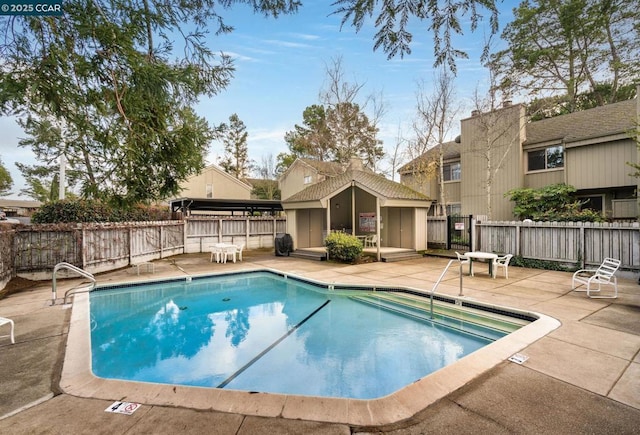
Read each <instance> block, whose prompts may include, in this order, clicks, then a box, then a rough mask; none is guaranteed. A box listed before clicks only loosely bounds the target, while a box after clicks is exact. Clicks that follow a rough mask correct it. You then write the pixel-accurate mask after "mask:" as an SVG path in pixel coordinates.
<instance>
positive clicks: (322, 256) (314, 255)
mask: <svg viewBox="0 0 640 435" xmlns="http://www.w3.org/2000/svg"><path fill="white" fill-rule="evenodd" d="M290 256H291V257H296V258H306V259H307V260H316V261H325V260H326V259H327V254H326V252H317V251H305V250H304V249H296V250H295V251H293V252H292V253H291V254H290Z"/></svg>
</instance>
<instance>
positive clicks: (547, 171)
mask: <svg viewBox="0 0 640 435" xmlns="http://www.w3.org/2000/svg"><path fill="white" fill-rule="evenodd" d="M639 117H640V106H639V103H638V98H634V99H632V100H627V101H622V102H619V103H614V104H609V105H606V106H601V107H596V108H594V109H590V110H584V111H581V112H575V113H571V114H567V115H562V116H557V117H554V118H549V119H544V120H540V121H534V122H530V121H529V120H528V118H527V117H526V114H525V109H524V107H523V106H522V105H521V104H516V105H511V104H508V103H507V104H505V105H504V107H502V108H500V109H498V110H495V111H492V112H490V113H477V112H474V113H473V114H472V116H471V117H469V118H466V119H463V120H461V135H460V136H459V137H458V138H457V139H456V141H453V142H448V143H444V144H442V145H440V146H437V147H435V148H433V149H431V150H429V151H428V152H427V153H425V154H424V155H422V156H420V157H419V158H417V159H415V160H413V161H411V162H409V163H407V164H406V165H404V166H403V167H402V168H400V170H399V173H400V176H401V182H402V183H404V184H407V185H409V186H411V187H412V188H414V189H415V190H418V191H420V192H422V193H424V194H426V195H428V196H429V197H431V198H433V199H434V200H437V201H440V200H441V192H440V183H439V172H440V171H438V170H434V169H433V167H434V166H438V163H439V154H440V147H442V152H443V179H444V183H443V185H444V203H445V205H446V208H447V211H448V213H449V214H462V215H469V214H472V215H485V216H490V217H491V219H492V220H512V219H513V218H514V216H513V206H514V204H513V203H512V202H511V201H510V200H509V198H508V197H506V196H505V193H506V192H508V191H509V190H511V189H516V188H522V187H529V188H540V187H544V186H547V185H551V184H556V183H565V184H568V185H571V186H573V187H575V188H576V189H577V196H578V197H579V198H581V199H582V200H584V201H585V202H586V203H585V205H584V206H585V207H589V208H591V209H594V210H597V211H599V212H601V213H602V214H603V215H604V216H606V217H607V218H611V219H636V218H637V217H638V196H637V193H638V190H639V189H638V188H639V187H640V179H639V178H636V177H634V176H633V175H631V174H632V173H633V172H635V170H634V168H632V167H631V166H629V164H628V163H629V162H631V163H638V162H639V156H638V146H637V138H638V119H639ZM434 207H435V206H434ZM434 209H435V208H434ZM432 212H433V209H432Z"/></svg>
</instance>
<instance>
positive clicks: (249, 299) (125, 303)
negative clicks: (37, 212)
mask: <svg viewBox="0 0 640 435" xmlns="http://www.w3.org/2000/svg"><path fill="white" fill-rule="evenodd" d="M357 294H361V295H364V296H365V297H366V296H367V294H366V292H356V291H343V292H338V291H331V290H326V289H322V288H320V287H318V286H316V285H313V284H309V283H305V282H302V281H300V280H297V279H291V278H289V279H286V278H285V277H283V276H280V275H278V274H275V273H270V272H253V273H243V274H235V275H226V276H216V277H208V278H203V279H193V280H192V281H190V282H187V281H184V280H181V281H168V282H163V283H148V284H144V285H139V284H138V285H134V286H131V287H127V288H117V289H110V290H101V291H94V292H92V293H91V298H90V305H91V328H92V330H91V352H92V370H93V373H94V374H95V375H96V376H99V377H103V378H111V379H121V380H132V381H144V382H155V383H164V384H178V385H190V386H200V387H213V388H229V389H235V390H247V391H260V392H270V393H283V394H298V395H313V396H325V397H346V398H357V399H372V398H378V397H382V396H386V395H388V394H391V393H393V392H394V391H397V390H399V389H401V388H402V387H404V386H406V385H408V384H410V383H412V382H414V381H415V380H417V379H419V378H422V377H424V376H425V375H427V374H429V373H431V372H433V371H435V370H438V369H440V368H441V367H444V366H446V365H448V364H451V363H453V362H455V361H457V360H458V359H460V358H462V357H463V356H465V355H467V354H469V353H471V352H473V351H475V350H477V349H479V348H481V347H483V346H485V345H486V344H488V343H490V342H491V341H493V339H495V338H498V337H499V336H501V335H505V334H500V333H498V334H497V336H495V333H494V336H493V337H491V338H487V337H486V335H487V334H479V333H477V332H476V333H467V332H463V331H459V330H455V329H452V328H449V327H445V326H442V325H441V324H438V323H433V322H432V321H430V320H429V318H428V315H427V314H428V313H425V316H423V317H424V318H420V316H415V315H408V314H405V313H403V312H401V311H396V310H390V309H389V308H388V306H381V305H377V304H375V303H370V302H369V303H363V302H360V301H358V300H357V299H356V298H353V297H351V296H354V295H357ZM371 300H373V299H371ZM483 335H484V336H483Z"/></svg>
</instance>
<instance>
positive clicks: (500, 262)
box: [493, 254, 513, 279]
mask: <svg viewBox="0 0 640 435" xmlns="http://www.w3.org/2000/svg"><path fill="white" fill-rule="evenodd" d="M512 257H513V255H512V254H507V255H505V256H502V257H498V258H496V259H495V261H494V262H493V277H494V278H495V277H496V276H497V275H498V268H500V267H503V268H504V277H505V279H509V261H511V258H512Z"/></svg>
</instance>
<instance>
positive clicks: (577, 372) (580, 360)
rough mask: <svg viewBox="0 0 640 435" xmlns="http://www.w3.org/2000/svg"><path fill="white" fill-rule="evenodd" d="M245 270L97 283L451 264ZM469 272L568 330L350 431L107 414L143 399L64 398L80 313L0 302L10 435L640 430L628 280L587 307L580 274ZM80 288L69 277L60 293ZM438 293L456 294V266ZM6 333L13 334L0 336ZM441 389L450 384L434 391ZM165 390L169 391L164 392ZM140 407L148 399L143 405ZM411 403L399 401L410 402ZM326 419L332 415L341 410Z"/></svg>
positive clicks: (203, 268)
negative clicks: (8, 322) (431, 399)
mask: <svg viewBox="0 0 640 435" xmlns="http://www.w3.org/2000/svg"><path fill="white" fill-rule="evenodd" d="M243 257H244V258H243V260H244V261H242V262H237V263H226V264H218V263H211V262H210V255H209V254H189V255H180V256H175V257H170V258H167V259H163V260H158V261H154V273H147V272H145V271H142V272H141V273H140V275H137V273H136V270H135V268H127V269H121V270H119V271H115V272H108V273H104V274H100V275H97V276H96V278H97V280H98V284H106V283H117V282H124V281H127V282H132V281H139V280H147V279H158V278H163V277H175V276H185V275H198V274H205V273H214V272H215V273H220V272H227V271H236V270H253V269H258V268H271V269H276V270H280V271H283V272H287V273H290V274H295V275H299V276H303V277H307V278H310V279H315V280H319V281H325V282H330V283H331V282H335V283H358V284H382V285H396V286H408V287H412V288H415V289H421V290H424V291H426V292H428V291H431V289H432V287H433V285H434V283H435V282H436V280H437V279H438V277H439V276H440V274H441V273H442V271H443V270H444V268H445V266H446V264H447V262H448V260H447V259H443V258H435V257H424V258H421V259H416V260H410V261H402V262H395V263H383V262H374V263H365V264H359V265H342V264H335V263H332V262H319V261H310V260H304V259H296V258H291V257H276V256H275V255H274V254H273V252H272V251H255V250H245V252H244V255H243ZM478 271H479V272H480V273H476V275H475V276H474V277H470V276H466V275H465V276H464V278H463V283H464V287H463V291H464V297H465V298H468V299H472V300H477V301H482V302H486V303H491V304H496V305H504V306H510V307H514V308H520V309H526V310H530V311H535V312H539V313H542V314H546V315H548V316H551V317H554V318H555V319H557V320H559V321H560V322H561V326H560V327H559V328H558V329H556V330H554V331H552V332H551V333H549V334H548V335H546V336H544V337H543V338H541V339H539V340H537V341H535V342H534V343H532V344H529V345H527V346H526V347H525V348H524V349H522V350H521V351H520V353H521V354H524V355H526V356H527V357H528V359H527V361H525V362H524V363H523V364H522V365H519V364H516V363H512V362H509V361H507V360H504V361H502V362H501V363H499V364H498V365H497V366H495V367H494V368H492V369H490V370H488V371H487V372H485V373H483V374H480V375H479V376H477V377H475V378H474V379H472V380H471V381H470V382H468V383H467V384H466V385H464V386H462V387H461V388H458V389H456V390H455V391H452V392H449V393H447V394H446V395H444V396H443V397H442V398H441V399H440V400H438V401H436V402H435V403H433V404H432V405H430V406H427V407H426V408H424V409H422V410H419V411H418V412H417V413H416V414H415V415H413V416H412V417H411V418H409V419H405V420H402V421H400V422H398V423H393V424H389V425H383V426H376V427H371V426H351V425H348V424H344V423H341V422H340V419H338V418H336V420H335V422H333V423H330V422H326V421H324V422H319V421H313V420H300V419H294V418H286V417H287V416H286V415H284V416H283V415H279V416H276V417H273V418H266V417H258V416H252V415H245V414H242V413H238V412H233V410H230V411H229V412H219V411H203V410H201V409H193V408H190V407H188V406H184V405H179V406H178V405H174V406H171V405H147V404H144V403H143V405H142V406H141V407H140V409H138V410H137V411H136V412H135V413H134V414H133V415H130V416H127V415H121V414H112V413H106V412H105V409H106V408H107V407H108V406H109V405H111V404H112V403H113V402H114V401H116V400H123V401H132V402H136V401H139V400H137V399H136V391H131V392H130V394H129V395H128V396H126V397H121V396H119V397H113V398H112V400H105V399H96V398H81V397H77V396H74V395H73V394H69V393H66V392H64V391H62V389H61V387H60V379H61V375H62V367H63V361H64V356H65V350H66V347H67V338H68V332H69V324H70V319H71V310H70V309H65V308H63V307H62V306H61V305H56V306H53V307H51V306H50V299H51V282H43V283H37V284H35V285H34V286H33V287H31V288H28V289H25V290H23V291H20V292H18V293H14V294H11V295H9V296H8V297H6V298H4V299H2V300H0V316H3V317H8V318H11V319H13V320H14V321H15V324H16V330H15V333H16V344H14V345H12V344H11V343H10V340H9V338H7V337H3V338H0V367H1V369H0V385H1V386H2V388H1V389H0V433H11V434H20V433H94V434H97V433H109V434H114V433H154V434H158V433H167V434H168V433H172V434H173V433H216V434H255V433H273V434H281V433H287V434H297V433H305V434H306V433H318V434H320V433H322V434H350V433H391V434H418V433H457V434H459V433H492V434H494V433H498V434H499V433H536V434H538V433H571V434H576V433H616V434H625V433H629V434H631V433H637V428H638V425H639V424H640V285H638V283H637V279H636V280H633V279H624V278H623V279H619V282H618V284H619V297H618V299H599V300H598V299H589V298H587V297H586V296H585V293H578V292H572V291H571V276H572V274H571V273H567V272H556V271H545V270H537V269H525V268H518V267H509V279H508V280H507V279H505V278H504V277H503V275H499V277H498V278H496V279H492V278H491V277H490V276H488V274H486V273H484V272H485V271H484V270H483V265H478ZM79 282H81V280H80V279H69V280H64V281H59V293H58V296H59V297H60V296H61V295H64V292H65V291H66V290H67V289H69V288H72V287H73V286H74V285H77V284H78V283H79ZM437 291H438V292H439V293H443V294H448V295H452V296H457V295H458V293H459V291H460V288H459V276H458V268H457V267H453V268H451V270H450V271H448V272H447V274H446V275H445V277H444V279H443V281H442V282H441V284H440V285H439V287H438V289H437ZM6 333H8V332H7V331H6V330H5V329H4V328H3V329H2V330H1V331H0V334H2V335H4V334H6ZM433 388H434V389H441V388H442V385H434V386H433ZM163 394H164V393H163ZM169 394H171V393H169ZM140 402H142V401H140ZM400 405H401V404H399V406H400ZM317 411H318V412H319V413H323V414H324V415H325V416H326V415H331V412H332V410H331V408H330V407H326V408H324V409H322V407H319V409H318V410H317Z"/></svg>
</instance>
